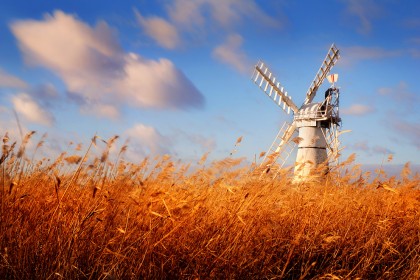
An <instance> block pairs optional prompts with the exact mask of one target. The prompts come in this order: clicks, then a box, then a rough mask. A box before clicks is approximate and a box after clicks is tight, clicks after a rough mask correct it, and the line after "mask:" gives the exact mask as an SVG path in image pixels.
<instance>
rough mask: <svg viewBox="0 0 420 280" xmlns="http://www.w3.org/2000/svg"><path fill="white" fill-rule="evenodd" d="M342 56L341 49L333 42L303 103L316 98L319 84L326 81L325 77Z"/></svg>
mask: <svg viewBox="0 0 420 280" xmlns="http://www.w3.org/2000/svg"><path fill="white" fill-rule="evenodd" d="M339 58H340V51H339V50H338V49H337V47H336V46H335V45H334V44H332V45H331V48H330V50H329V51H328V53H327V56H326V57H325V59H324V61H323V62H322V65H321V67H320V68H319V70H318V73H317V74H316V76H315V79H314V80H313V82H312V84H311V86H310V87H309V89H308V92H307V93H306V99H305V102H304V103H303V104H304V105H306V104H309V103H311V102H312V100H313V99H314V97H315V95H316V92H317V90H318V88H319V86H320V85H321V84H322V82H323V81H324V79H325V77H326V76H327V75H328V73H329V72H330V70H331V69H332V68H333V66H334V65H335V63H336V62H337V60H338V59H339Z"/></svg>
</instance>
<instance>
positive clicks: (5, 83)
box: [0, 68, 28, 89]
mask: <svg viewBox="0 0 420 280" xmlns="http://www.w3.org/2000/svg"><path fill="white" fill-rule="evenodd" d="M0 87H6V88H18V89H25V88H27V87H28V84H27V83H26V82H24V81H23V80H21V79H19V78H18V77H15V76H13V75H10V74H8V73H7V72H6V71H4V70H3V69H1V68H0Z"/></svg>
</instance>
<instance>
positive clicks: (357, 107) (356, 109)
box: [340, 104, 374, 116]
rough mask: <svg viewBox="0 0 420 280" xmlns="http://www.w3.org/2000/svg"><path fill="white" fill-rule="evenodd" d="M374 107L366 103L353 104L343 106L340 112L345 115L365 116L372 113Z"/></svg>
mask: <svg viewBox="0 0 420 280" xmlns="http://www.w3.org/2000/svg"><path fill="white" fill-rule="evenodd" d="M373 111H374V108H373V107H371V106H368V105H364V104H353V105H351V106H350V107H348V108H343V109H341V110H340V112H341V113H342V114H343V115H355V116H363V115H367V114H369V113H372V112H373Z"/></svg>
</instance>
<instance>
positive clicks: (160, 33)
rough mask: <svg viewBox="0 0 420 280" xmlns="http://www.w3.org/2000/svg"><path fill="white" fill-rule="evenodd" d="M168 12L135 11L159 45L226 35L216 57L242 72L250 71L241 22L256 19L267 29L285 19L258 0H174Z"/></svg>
mask: <svg viewBox="0 0 420 280" xmlns="http://www.w3.org/2000/svg"><path fill="white" fill-rule="evenodd" d="M166 11H167V15H166V17H165V15H164V16H160V17H157V16H150V17H145V16H143V15H141V14H140V13H139V12H137V11H135V14H136V17H137V19H138V21H139V25H140V27H141V28H142V29H143V30H144V31H145V33H146V34H147V35H148V36H149V37H151V38H152V39H153V40H154V41H156V42H157V44H158V45H160V46H162V47H164V48H167V49H174V48H177V47H180V46H188V45H193V44H194V43H195V42H194V41H195V40H197V38H200V39H202V38H206V37H207V36H213V35H214V36H216V37H221V36H226V37H227V38H228V39H227V41H226V42H225V43H223V44H222V45H220V46H215V48H214V51H213V56H214V57H215V58H216V59H217V60H219V61H221V62H224V63H227V64H229V65H231V66H233V67H234V69H236V70H238V71H240V72H245V71H246V70H245V68H246V67H247V65H246V64H247V61H248V58H247V56H246V54H245V53H244V52H243V51H242V49H241V48H242V43H243V38H242V37H241V36H240V35H238V34H236V33H238V28H239V27H240V26H241V24H242V23H243V22H245V21H252V22H254V24H255V25H258V26H263V27H265V28H267V27H269V28H281V27H282V25H283V20H284V19H283V18H281V19H278V18H274V17H271V16H270V15H268V14H267V13H266V12H264V11H263V10H262V9H261V8H260V7H259V5H258V4H257V3H256V1H254V0H230V1H218V0H196V1H190V0H174V1H170V2H169V4H167V5H166ZM231 34H235V35H231Z"/></svg>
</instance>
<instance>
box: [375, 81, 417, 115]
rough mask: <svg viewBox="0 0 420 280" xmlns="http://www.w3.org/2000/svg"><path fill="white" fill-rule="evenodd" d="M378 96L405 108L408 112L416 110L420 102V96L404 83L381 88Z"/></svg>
mask: <svg viewBox="0 0 420 280" xmlns="http://www.w3.org/2000/svg"><path fill="white" fill-rule="evenodd" d="M378 94H379V95H380V96H381V97H386V98H388V99H389V100H391V101H392V102H394V103H396V104H398V107H400V108H401V106H403V108H404V110H405V111H406V112H411V111H412V110H413V109H415V108H416V107H417V104H418V103H419V101H420V98H419V96H418V95H417V94H415V93H414V92H412V91H411V90H410V89H409V86H408V85H407V83H406V82H404V81H401V82H399V84H398V85H396V86H391V87H381V88H379V89H378Z"/></svg>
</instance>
